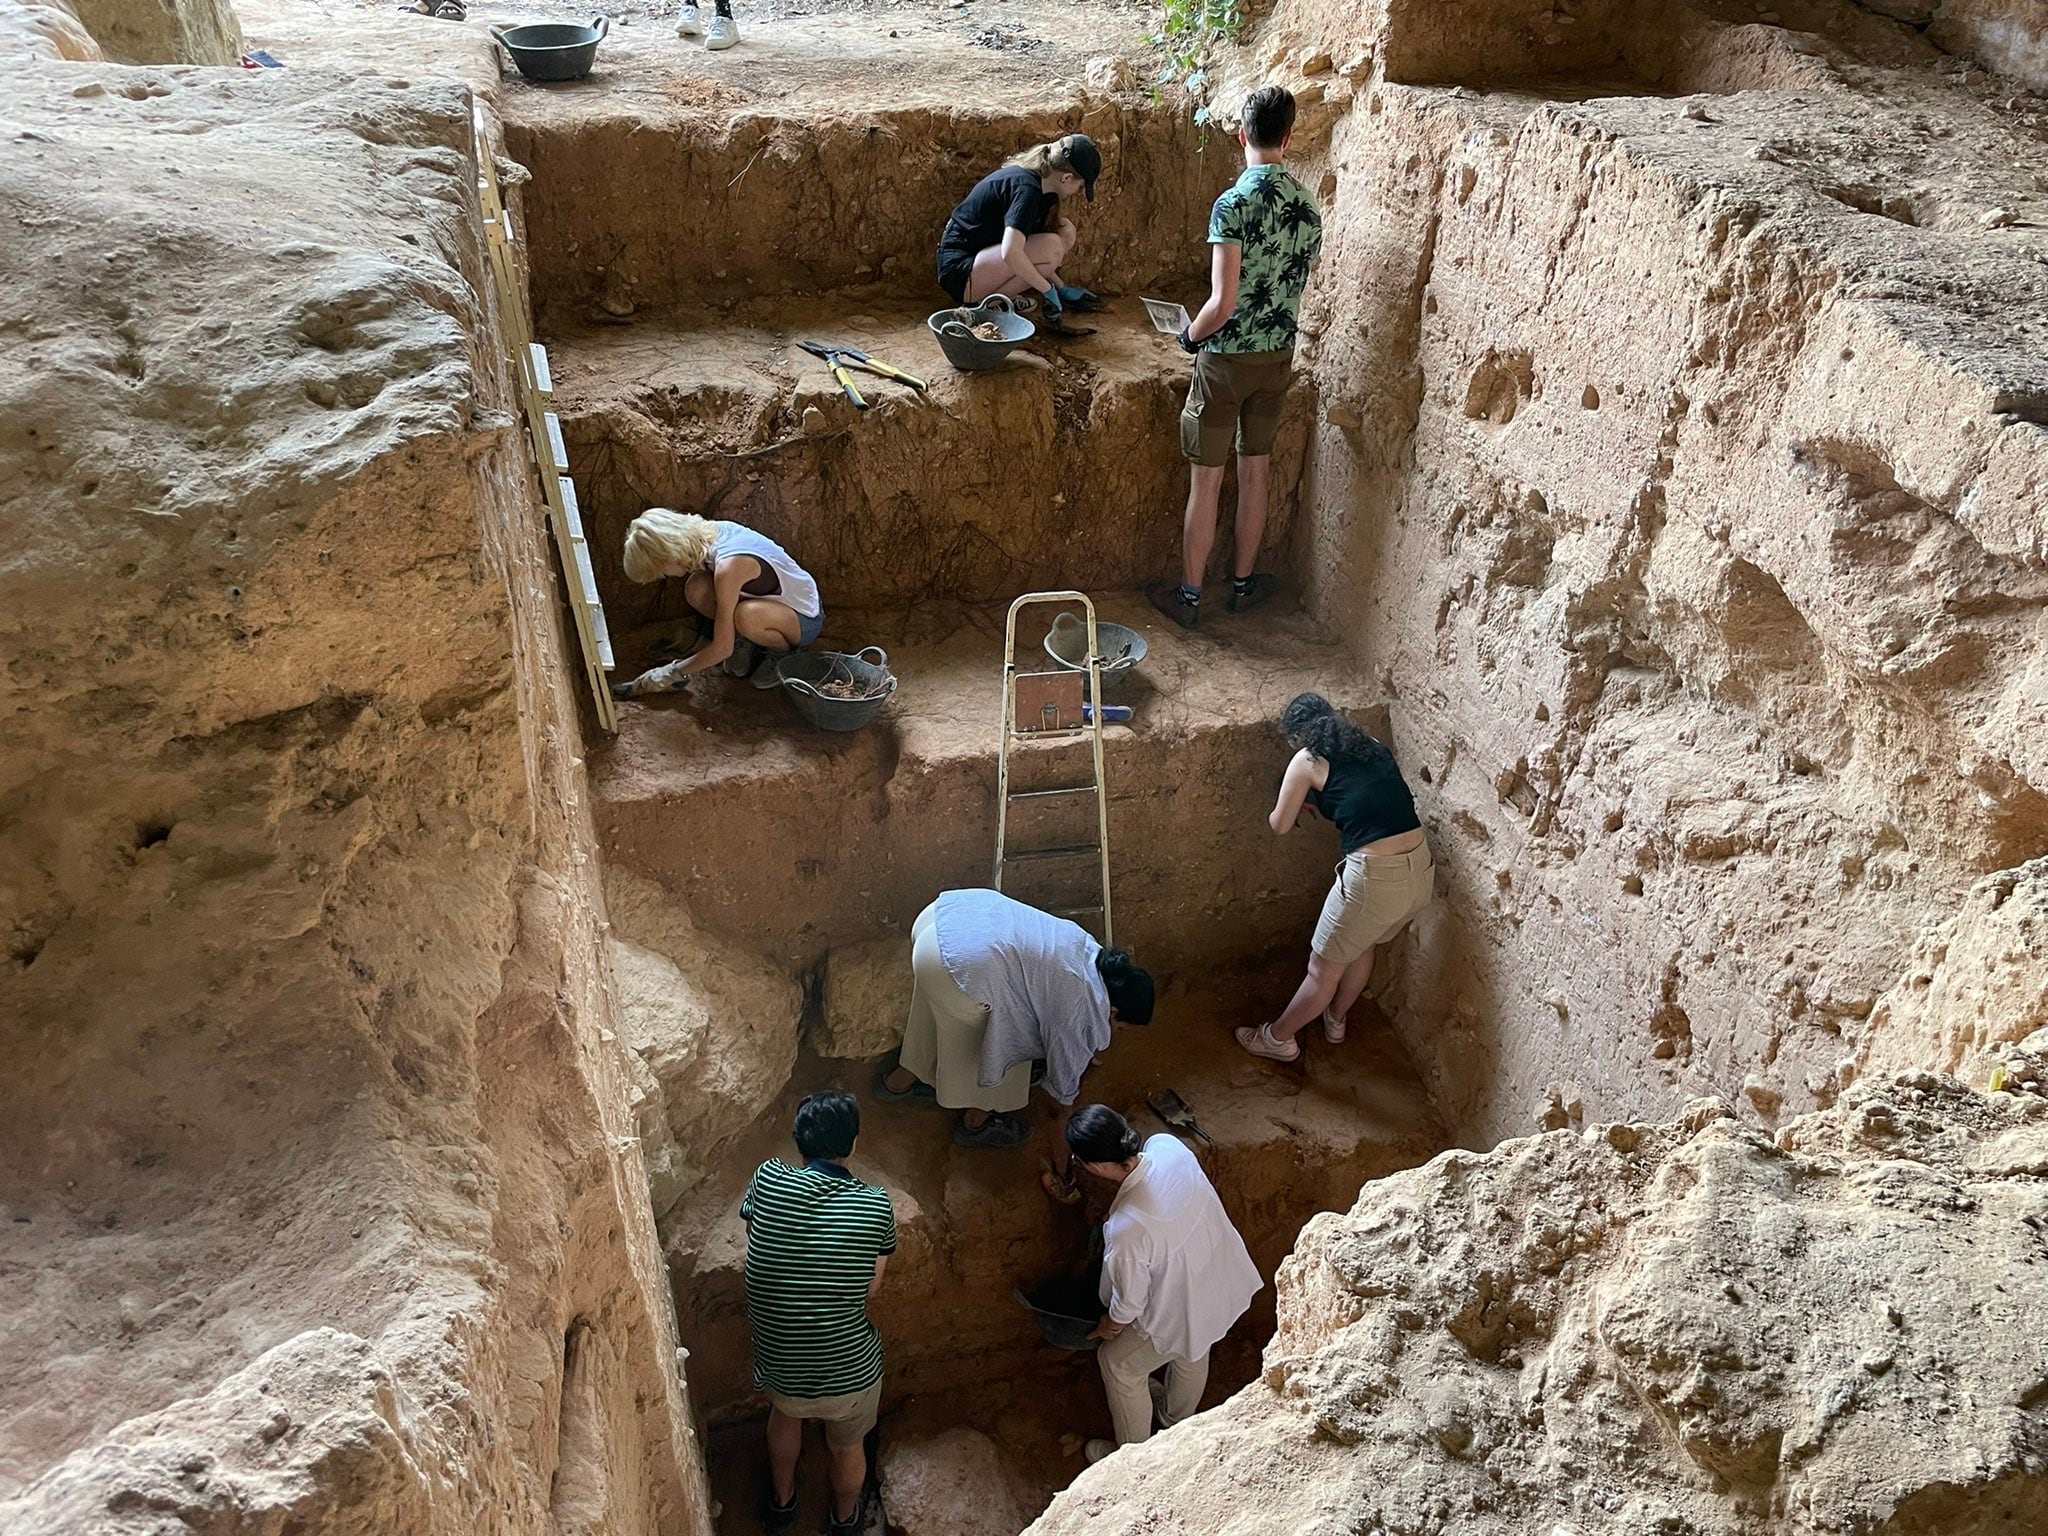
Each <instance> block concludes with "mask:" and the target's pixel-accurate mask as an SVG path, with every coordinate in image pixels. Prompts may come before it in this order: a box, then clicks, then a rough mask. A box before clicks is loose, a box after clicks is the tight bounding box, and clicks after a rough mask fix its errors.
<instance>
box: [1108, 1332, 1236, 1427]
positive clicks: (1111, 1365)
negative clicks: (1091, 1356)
mask: <svg viewBox="0 0 2048 1536" xmlns="http://www.w3.org/2000/svg"><path fill="white" fill-rule="evenodd" d="M1095 1361H1096V1363H1097V1364H1098V1365H1100V1366H1101V1367H1102V1389H1103V1391H1104V1392H1106V1393H1108V1394H1109V1417H1110V1422H1111V1423H1113V1424H1115V1425H1116V1443H1117V1444H1118V1445H1136V1444H1137V1443H1138V1442H1139V1441H1140V1440H1149V1439H1151V1438H1152V1415H1153V1412H1154V1409H1155V1408H1156V1409H1157V1411H1158V1414H1159V1422H1160V1424H1161V1425H1162V1427H1164V1428H1168V1429H1171V1428H1172V1427H1173V1426H1174V1425H1176V1424H1178V1423H1179V1422H1180V1421H1181V1420H1182V1419H1185V1418H1187V1417H1188V1416H1190V1415H1191V1414H1193V1413H1194V1411H1195V1410H1196V1409H1197V1408H1199V1407H1200V1406H1201V1404H1202V1388H1204V1387H1206V1386H1207V1385H1208V1384H1209V1357H1208V1356H1207V1355H1206V1354H1205V1355H1203V1356H1202V1358H1201V1359H1199V1360H1175V1359H1174V1358H1172V1357H1171V1356H1170V1355H1162V1354H1161V1353H1159V1351H1158V1350H1157V1349H1155V1348H1153V1347H1152V1341H1151V1340H1150V1339H1148V1338H1146V1337H1145V1335H1144V1334H1142V1333H1140V1332H1138V1330H1137V1329H1136V1328H1135V1327H1132V1328H1126V1329H1125V1330H1124V1331H1123V1332H1122V1333H1120V1334H1118V1335H1117V1336H1116V1337H1115V1338H1113V1339H1110V1340H1108V1341H1106V1342H1105V1343H1103V1344H1102V1345H1101V1346H1100V1347H1099V1348H1098V1349H1097V1350H1096V1351H1095ZM1161 1366H1165V1367H1166V1393H1165V1396H1164V1398H1163V1399H1162V1400H1161V1401H1160V1402H1159V1403H1157V1404H1155V1403H1154V1402H1153V1400H1152V1373H1153V1372H1154V1371H1156V1370H1158V1369H1159V1368H1160V1367H1161Z"/></svg>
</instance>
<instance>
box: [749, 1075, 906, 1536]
mask: <svg viewBox="0 0 2048 1536" xmlns="http://www.w3.org/2000/svg"><path fill="white" fill-rule="evenodd" d="M793 1130H794V1134H795V1138H796V1149H797V1151H798V1152H799V1153H800V1154H801V1155H802V1157H803V1160H804V1161H803V1166H802V1167H800V1168H792V1167H790V1166H789V1165H788V1164H787V1163H784V1162H779V1161H777V1160H776V1159H774V1158H770V1159H769V1160H768V1161H767V1162H765V1163H763V1164H762V1165H761V1166H760V1167H759V1168H757V1169H755V1170H754V1179H753V1182H752V1183H751V1184H749V1185H748V1186H747V1196H746V1199H745V1200H744V1201H742V1202H741V1204H740V1219H741V1220H742V1221H744V1222H745V1223H746V1224H747V1269H746V1283H747V1326H748V1328H749V1329H750V1330H752V1332H753V1336H754V1385H755V1386H756V1387H758V1388H760V1389H761V1390H762V1391H764V1392H766V1393H767V1394H768V1402H769V1405H770V1406H769V1410H768V1470H769V1480H770V1488H769V1493H768V1517H767V1521H766V1525H767V1528H768V1530H769V1532H770V1533H771V1536H780V1533H783V1532H786V1531H788V1530H789V1529H790V1528H791V1527H792V1526H793V1525H794V1524H795V1523H796V1464H797V1459H798V1457H799V1456H800V1455H801V1454H802V1451H803V1444H804V1423H805V1421H806V1420H809V1419H821V1420H823V1421H824V1424H825V1447H826V1450H827V1452H828V1453H829V1454H830V1456H831V1458H832V1514H831V1524H830V1525H829V1526H828V1527H827V1528H826V1529H827V1530H828V1532H829V1533H830V1536H853V1533H854V1532H856V1531H858V1530H860V1528H861V1526H862V1524H863V1519H862V1517H863V1516H864V1515H865V1514H866V1500H865V1498H864V1497H863V1493H864V1490H865V1489H866V1487H867V1482H868V1474H869V1470H870V1469H869V1466H868V1444H867V1442H868V1437H869V1435H870V1433H871V1432H872V1431H873V1429H874V1427H875V1419H876V1416H877V1414H878V1412H879V1411H880V1407H881V1402H882V1335H881V1333H880V1332H879V1331H878V1330H877V1329H876V1327H875V1325H874V1323H872V1322H871V1321H869V1319H868V1311H867V1308H868V1299H869V1297H871V1296H872V1295H873V1294H874V1292H875V1288H876V1287H877V1286H879V1285H880V1284H881V1283H882V1272H883V1271H884V1270H885V1269H887V1268H888V1265H889V1255H890V1254H892V1253H894V1252H895V1251H896V1213H895V1211H894V1210H893V1209H892V1208H891V1207H890V1204H889V1193H888V1191H887V1190H885V1189H881V1188H879V1187H878V1186H876V1185H873V1184H864V1183H862V1182H861V1181H860V1180H859V1179H857V1178H855V1177H854V1176H853V1175H852V1174H851V1173H849V1172H847V1170H846V1161H847V1159H848V1158H850V1157H851V1156H852V1155H853V1149H854V1146H855V1144H856V1143H857V1142H858V1141H859V1140H860V1103H859V1101H858V1100H857V1099H855V1098H854V1096H853V1095H852V1094H850V1093H814V1094H812V1095H811V1096H810V1097H809V1098H807V1099H805V1100H804V1101H803V1103H801V1104H799V1105H798V1106H797V1109H796V1124H795V1126H794V1127H793ZM814 1529H815V1527H814Z"/></svg>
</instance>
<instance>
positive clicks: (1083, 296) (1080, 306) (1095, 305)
mask: <svg viewBox="0 0 2048 1536" xmlns="http://www.w3.org/2000/svg"><path fill="white" fill-rule="evenodd" d="M1055 291H1056V292H1057V293H1058V294H1059V296H1060V303H1061V304H1063V305H1065V306H1066V307H1067V308H1068V309H1072V310H1079V311H1080V312H1081V313H1083V314H1086V313H1087V312H1088V311H1090V310H1093V309H1100V308H1101V307H1102V295H1100V294H1098V293H1090V292H1089V291H1088V290H1087V289H1086V288H1077V287H1075V286H1074V285H1073V284H1072V283H1061V284H1060V285H1059V286H1058V288H1057V289H1056V290H1055Z"/></svg>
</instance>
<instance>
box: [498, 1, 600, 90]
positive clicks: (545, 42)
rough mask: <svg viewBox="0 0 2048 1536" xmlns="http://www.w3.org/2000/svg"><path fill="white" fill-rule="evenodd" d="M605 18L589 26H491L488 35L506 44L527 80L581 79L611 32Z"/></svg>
mask: <svg viewBox="0 0 2048 1536" xmlns="http://www.w3.org/2000/svg"><path fill="white" fill-rule="evenodd" d="M611 26H612V24H611V21H610V19H609V18H607V17H603V16H599V17H596V18H595V19H594V20H592V22H591V23H590V25H589V26H587V27H579V26H577V25H575V24H574V23H573V22H565V21H544V22H537V23H535V24H533V25H531V26H525V27H493V28H491V36H493V37H495V38H496V39H497V40H498V41H499V42H501V43H503V44H504V45H505V51H506V52H507V53H509V54H511V55H512V62H513V63H514V64H515V65H517V66H518V69H519V73H521V74H522V75H524V76H526V78H527V79H529V80H581V79H582V78H583V77H584V76H585V75H587V74H589V73H590V66H591V65H592V64H595V63H596V62H597V45H598V44H599V43H600V42H602V41H604V35H605V33H607V32H609V31H610V30H611Z"/></svg>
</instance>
